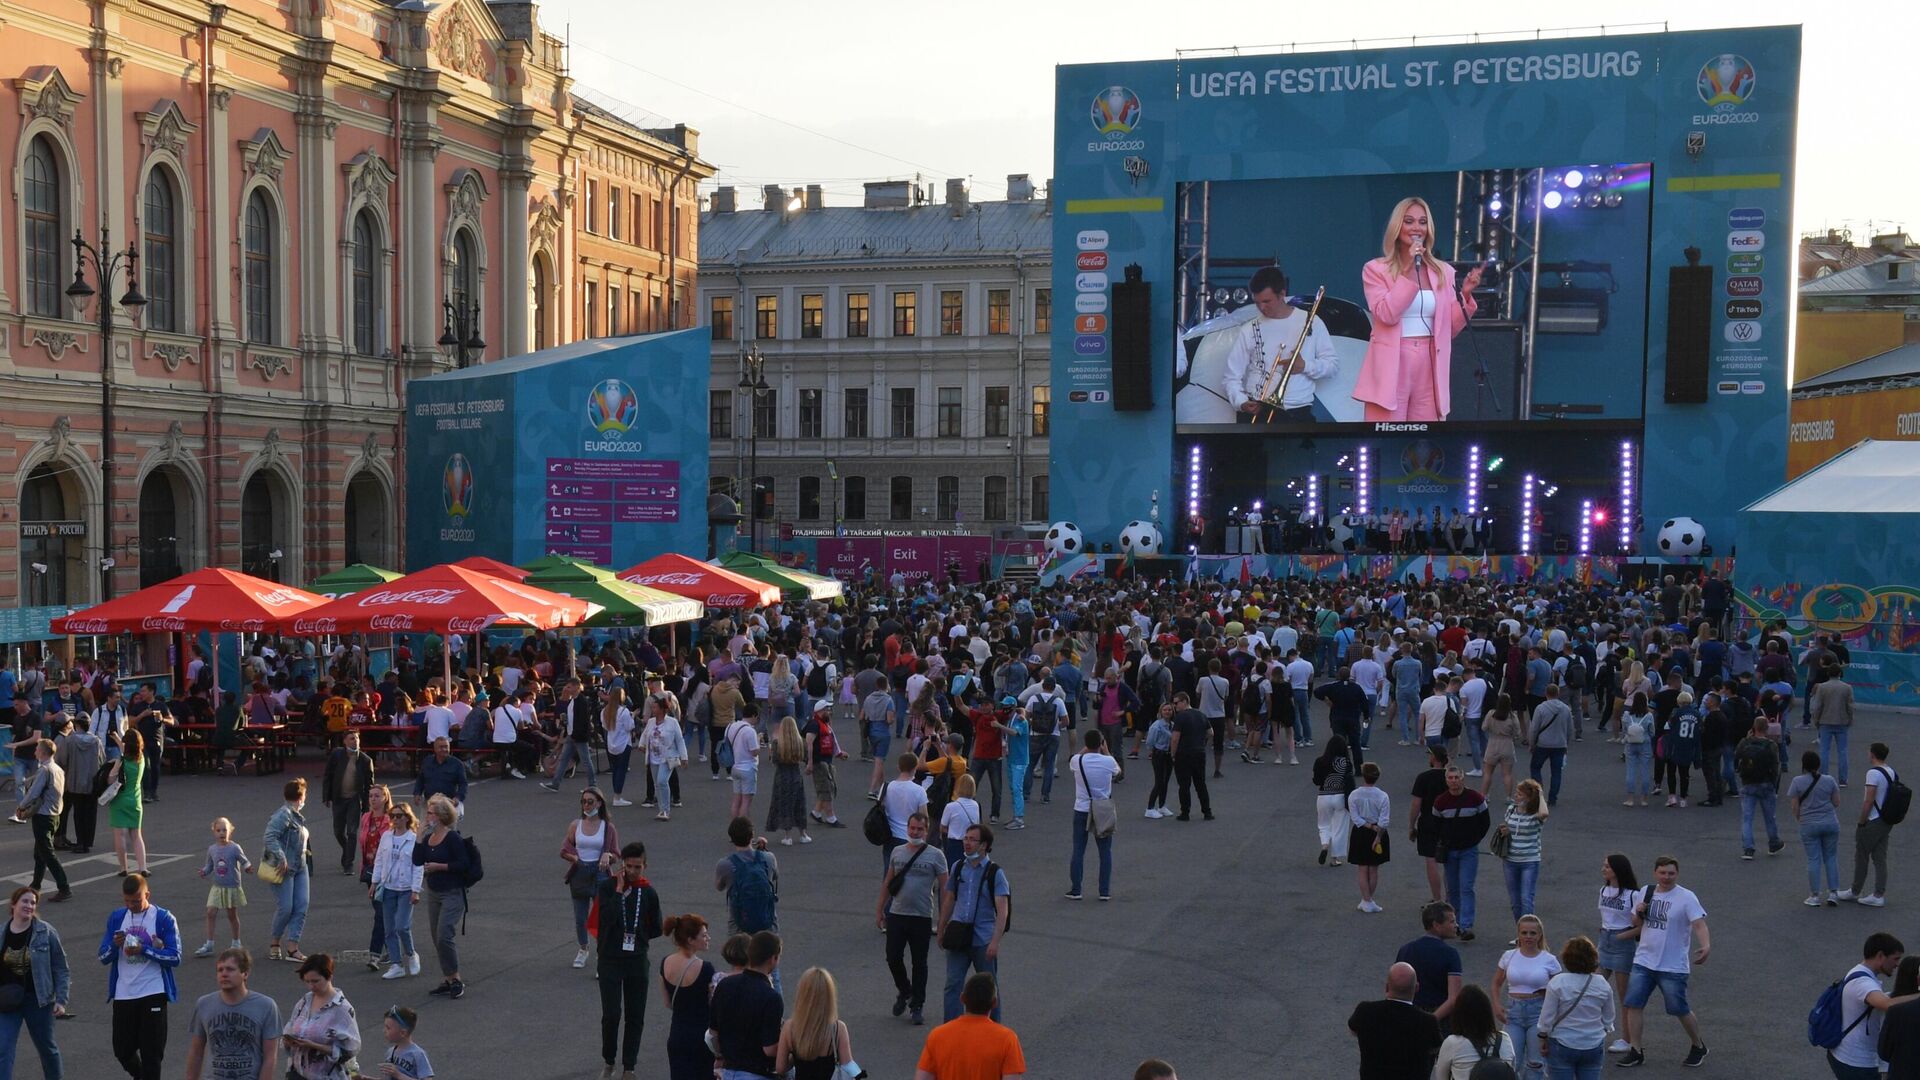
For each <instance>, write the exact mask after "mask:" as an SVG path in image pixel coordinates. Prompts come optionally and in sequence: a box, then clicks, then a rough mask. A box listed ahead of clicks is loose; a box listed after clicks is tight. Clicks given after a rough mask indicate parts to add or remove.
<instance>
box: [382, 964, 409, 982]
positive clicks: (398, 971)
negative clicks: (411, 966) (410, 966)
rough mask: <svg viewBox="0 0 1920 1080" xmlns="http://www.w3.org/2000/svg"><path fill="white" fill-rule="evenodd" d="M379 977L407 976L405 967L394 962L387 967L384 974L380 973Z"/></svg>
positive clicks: (395, 977)
mask: <svg viewBox="0 0 1920 1080" xmlns="http://www.w3.org/2000/svg"><path fill="white" fill-rule="evenodd" d="M380 977H381V978H383V979H404V978H406V977H407V969H406V968H404V967H401V966H400V965H399V964H394V965H392V966H391V967H389V968H387V973H386V974H385V975H382V976H380Z"/></svg>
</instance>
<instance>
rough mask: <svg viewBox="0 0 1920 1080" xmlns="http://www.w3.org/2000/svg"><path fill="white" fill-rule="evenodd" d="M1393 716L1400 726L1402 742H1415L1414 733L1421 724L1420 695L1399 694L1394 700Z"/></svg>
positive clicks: (1416, 693)
mask: <svg viewBox="0 0 1920 1080" xmlns="http://www.w3.org/2000/svg"><path fill="white" fill-rule="evenodd" d="M1393 715H1394V718H1395V720H1396V721H1397V722H1398V723H1399V725H1400V741H1401V742H1413V741H1414V738H1413V733H1414V732H1415V731H1416V730H1417V725H1418V724H1419V722H1420V695H1419V693H1418V692H1415V693H1412V694H1398V695H1395V697H1394V699H1393Z"/></svg>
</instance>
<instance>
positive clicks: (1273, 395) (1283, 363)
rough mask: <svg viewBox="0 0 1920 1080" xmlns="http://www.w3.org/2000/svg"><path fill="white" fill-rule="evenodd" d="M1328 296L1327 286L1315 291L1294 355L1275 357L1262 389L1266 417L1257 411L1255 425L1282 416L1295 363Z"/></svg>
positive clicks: (1266, 422)
mask: <svg viewBox="0 0 1920 1080" xmlns="http://www.w3.org/2000/svg"><path fill="white" fill-rule="evenodd" d="M1326 295H1327V287H1326V286H1325V285H1322V286H1320V287H1319V288H1318V289H1315V290H1314V293H1313V306H1312V307H1310V308H1308V309H1307V321H1306V324H1305V325H1303V326H1301V327H1300V336H1299V337H1298V338H1296V339H1294V342H1293V353H1292V355H1290V356H1287V357H1286V358H1285V359H1281V357H1279V356H1275V357H1274V360H1273V370H1271V371H1269V372H1268V373H1267V381H1266V385H1264V386H1262V387H1261V388H1260V403H1261V404H1262V405H1264V406H1265V407H1266V411H1265V415H1262V414H1261V412H1260V410H1258V409H1256V410H1255V411H1254V416H1253V418H1254V423H1257V424H1270V423H1272V422H1273V419H1274V417H1276V416H1279V415H1280V408H1281V406H1280V403H1281V402H1282V401H1284V400H1286V396H1287V380H1289V379H1291V378H1293V366H1292V365H1293V362H1294V361H1295V360H1297V359H1299V357H1300V350H1301V349H1304V348H1306V345H1307V335H1308V334H1311V333H1312V332H1313V317H1314V316H1315V315H1317V314H1318V313H1319V311H1320V301H1321V300H1324V299H1326ZM1276 376H1278V378H1279V380H1280V385H1279V386H1278V387H1276V386H1274V379H1275V377H1276Z"/></svg>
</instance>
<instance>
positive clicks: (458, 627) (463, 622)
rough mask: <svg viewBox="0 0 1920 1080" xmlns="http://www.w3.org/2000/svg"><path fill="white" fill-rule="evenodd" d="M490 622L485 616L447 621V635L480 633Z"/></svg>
mask: <svg viewBox="0 0 1920 1080" xmlns="http://www.w3.org/2000/svg"><path fill="white" fill-rule="evenodd" d="M491 621H492V620H490V619H488V618H487V617H486V616H485V615H481V616H478V617H476V618H472V619H448V620H447V633H449V634H477V633H479V632H480V631H482V630H485V629H486V628H487V626H488V625H489V623H490V622H491ZM409 622H411V620H409Z"/></svg>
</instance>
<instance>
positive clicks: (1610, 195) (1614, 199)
mask: <svg viewBox="0 0 1920 1080" xmlns="http://www.w3.org/2000/svg"><path fill="white" fill-rule="evenodd" d="M1625 201H1626V200H1625V199H1623V198H1621V196H1620V193H1619V192H1617V191H1609V192H1607V198H1606V204H1607V205H1608V206H1619V205H1620V204H1621V203H1622V202H1625Z"/></svg>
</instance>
